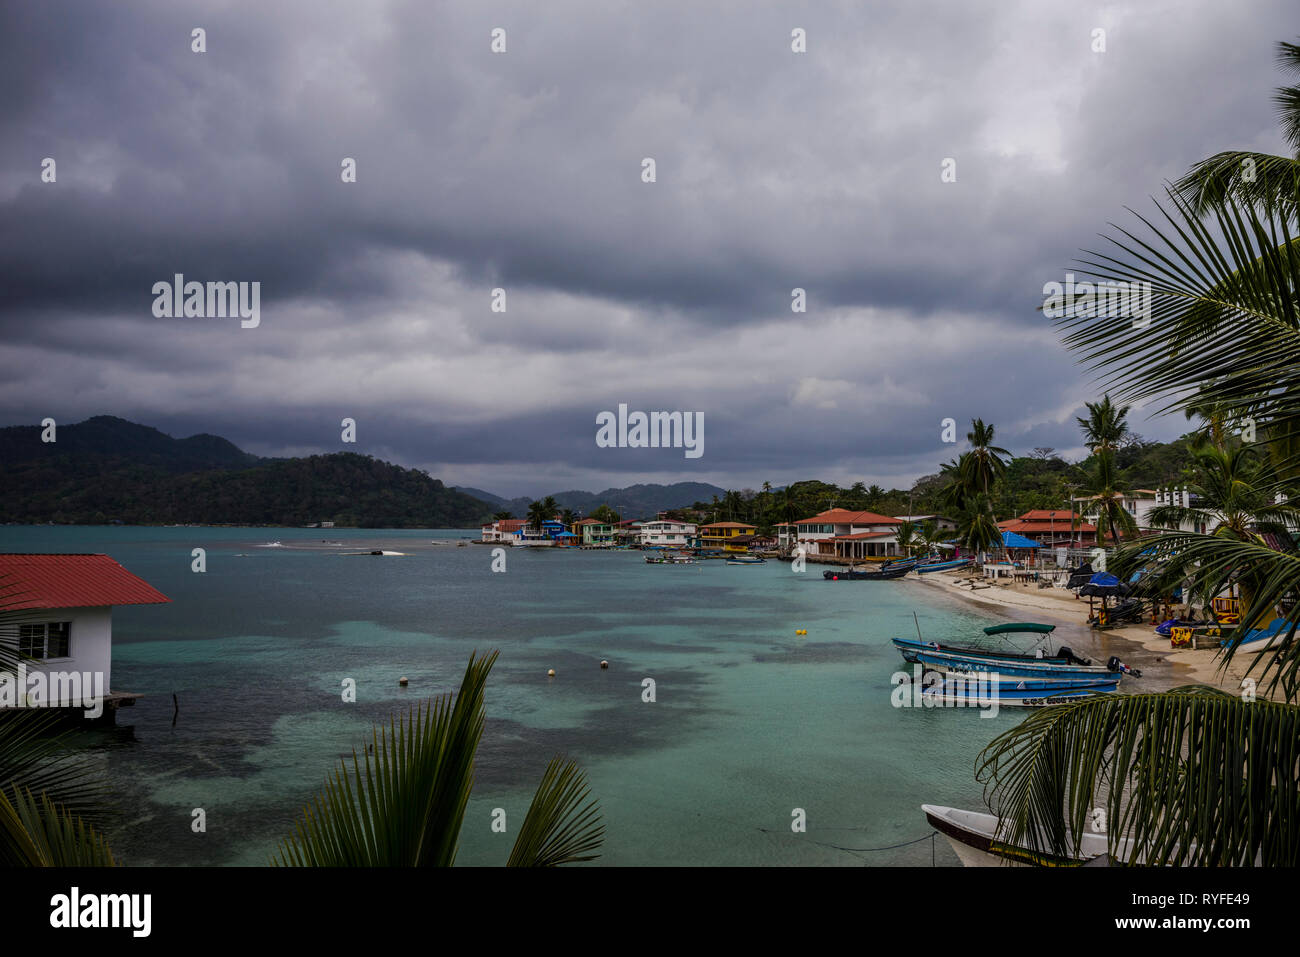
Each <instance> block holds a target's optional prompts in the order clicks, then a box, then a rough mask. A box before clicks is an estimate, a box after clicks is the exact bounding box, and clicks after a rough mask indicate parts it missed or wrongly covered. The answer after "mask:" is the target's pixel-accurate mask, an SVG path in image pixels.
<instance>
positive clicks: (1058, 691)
mask: <svg viewBox="0 0 1300 957" xmlns="http://www.w3.org/2000/svg"><path fill="white" fill-rule="evenodd" d="M1118 687H1119V678H1118V677H1116V678H1113V679H1111V680H1109V681H1108V680H1106V679H1105V678H1062V679H1056V680H1053V679H1048V678H1012V679H1010V680H1008V681H998V680H989V676H984V677H981V676H978V675H974V674H971V675H947V676H944V678H943V680H942V681H941V682H939V683H936V684H934V685H932V686H930V687H923V688H922V689H921V703H922V706H928V707H943V708H981V709H992V708H1045V707H1050V706H1052V705H1058V704H1068V703H1069V702H1071V701H1077V700H1079V699H1080V698H1083V697H1087V696H1089V695H1095V694H1107V693H1110V692H1112V691H1115V690H1116V689H1117V688H1118Z"/></svg>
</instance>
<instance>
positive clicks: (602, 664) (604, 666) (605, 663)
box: [600, 658, 609, 668]
mask: <svg viewBox="0 0 1300 957" xmlns="http://www.w3.org/2000/svg"><path fill="white" fill-rule="evenodd" d="M600 666H601V668H608V667H609V662H608V661H606V660H605V659H604V658H602V659H600Z"/></svg>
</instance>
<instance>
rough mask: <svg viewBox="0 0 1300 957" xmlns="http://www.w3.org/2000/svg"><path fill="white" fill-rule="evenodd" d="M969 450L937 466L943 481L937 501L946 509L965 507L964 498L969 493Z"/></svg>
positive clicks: (967, 496)
mask: <svg viewBox="0 0 1300 957" xmlns="http://www.w3.org/2000/svg"><path fill="white" fill-rule="evenodd" d="M969 459H970V453H969V452H963V453H962V454H961V455H960V456H959V457H958V458H955V459H953V460H952V461H951V462H944V463H943V465H941V466H939V478H940V479H941V480H942V481H943V483H944V484H943V487H942V490H941V491H940V493H939V503H940V505H941V506H942V507H943V508H944V509H945V510H947V511H952V512H962V511H965V509H966V500H967V499H968V498H969V497H970V495H971V488H970V471H971V470H970V467H969V465H968V464H967V463H968V462H969Z"/></svg>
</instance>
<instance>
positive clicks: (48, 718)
mask: <svg viewBox="0 0 1300 957" xmlns="http://www.w3.org/2000/svg"><path fill="white" fill-rule="evenodd" d="M73 734H74V732H73V731H72V730H71V729H69V728H66V727H64V719H63V718H62V717H61V716H60V715H59V714H58V713H57V712H53V711H48V710H45V711H41V710H27V709H18V708H5V709H3V710H0V794H8V795H9V796H10V797H12V796H13V794H14V792H15V791H16V790H17V789H19V788H22V789H25V790H28V791H31V792H32V793H33V794H44V795H46V796H47V797H49V798H50V800H51V801H53V802H54V803H55V804H58V805H60V806H61V807H62V808H63V809H64V810H66V811H69V812H71V813H73V814H79V815H81V816H83V817H86V818H87V819H88V820H94V819H95V818H97V817H98V816H99V815H100V814H101V812H102V811H103V805H104V800H105V784H104V782H103V780H102V779H101V778H100V777H99V776H98V775H97V774H95V772H94V771H93V770H92V769H91V767H90V766H89V765H88V763H87V762H86V760H85V757H84V755H82V754H81V753H79V752H77V751H73V750H71V749H70V748H69V747H68V744H69V740H70V739H71V738H72V736H73Z"/></svg>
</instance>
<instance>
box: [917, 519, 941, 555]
mask: <svg viewBox="0 0 1300 957" xmlns="http://www.w3.org/2000/svg"><path fill="white" fill-rule="evenodd" d="M917 535H918V537H919V538H920V540H921V541H920V544H921V551H922V552H923V553H924V554H926V555H932V554H934V551H935V548H936V547H937V546H938V545H939V543H940V542H942V541H943V538H944V532H943V529H941V528H940V527H939V523H938V522H937V521H935V520H934V519H932V518H928V519H926V520H925V521H924V522H922V523H921V524H920V526H919V527H918V528H917Z"/></svg>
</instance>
